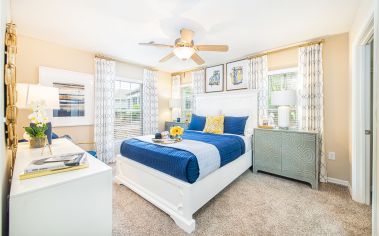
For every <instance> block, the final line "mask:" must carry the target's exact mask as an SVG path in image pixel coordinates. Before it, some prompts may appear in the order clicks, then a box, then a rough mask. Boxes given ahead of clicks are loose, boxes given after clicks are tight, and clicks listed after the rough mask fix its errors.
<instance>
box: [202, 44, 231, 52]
mask: <svg viewBox="0 0 379 236" xmlns="http://www.w3.org/2000/svg"><path fill="white" fill-rule="evenodd" d="M195 48H196V50H197V51H217V52H227V51H228V50H229V46H228V45H196V46H195Z"/></svg>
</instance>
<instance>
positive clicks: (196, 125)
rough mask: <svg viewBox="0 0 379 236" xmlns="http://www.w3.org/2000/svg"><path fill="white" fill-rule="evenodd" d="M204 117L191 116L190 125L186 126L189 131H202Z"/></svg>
mask: <svg viewBox="0 0 379 236" xmlns="http://www.w3.org/2000/svg"><path fill="white" fill-rule="evenodd" d="M205 120H206V118H205V116H198V115H195V114H192V118H191V123H190V124H189V126H188V129H189V130H198V131H203V130H204V126H205Z"/></svg>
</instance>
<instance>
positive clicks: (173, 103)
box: [168, 99, 180, 109]
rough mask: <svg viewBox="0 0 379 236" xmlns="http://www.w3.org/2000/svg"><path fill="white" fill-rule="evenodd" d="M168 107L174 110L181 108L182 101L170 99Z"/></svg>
mask: <svg viewBox="0 0 379 236" xmlns="http://www.w3.org/2000/svg"><path fill="white" fill-rule="evenodd" d="M168 106H169V107H170V108H171V109H173V108H180V99H170V100H169V102H168Z"/></svg>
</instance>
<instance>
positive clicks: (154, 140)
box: [151, 138, 180, 144]
mask: <svg viewBox="0 0 379 236" xmlns="http://www.w3.org/2000/svg"><path fill="white" fill-rule="evenodd" d="M151 140H153V142H154V143H160V144H173V143H177V142H180V141H178V140H176V139H156V138H152V139H151Z"/></svg>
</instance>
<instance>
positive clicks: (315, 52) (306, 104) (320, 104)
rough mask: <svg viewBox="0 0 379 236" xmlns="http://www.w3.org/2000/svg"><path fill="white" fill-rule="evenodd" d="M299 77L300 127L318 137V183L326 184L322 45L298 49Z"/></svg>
mask: <svg viewBox="0 0 379 236" xmlns="http://www.w3.org/2000/svg"><path fill="white" fill-rule="evenodd" d="M299 75H300V77H301V79H302V88H301V91H300V96H301V97H300V104H301V109H300V114H299V117H301V120H300V127H301V128H302V129H304V130H308V131H316V132H318V133H319V135H320V139H319V142H320V143H319V149H320V152H321V153H320V158H321V166H320V181H321V182H327V168H326V157H325V147H324V99H323V97H324V93H323V68H322V44H314V45H310V46H306V47H301V48H300V49H299Z"/></svg>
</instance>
